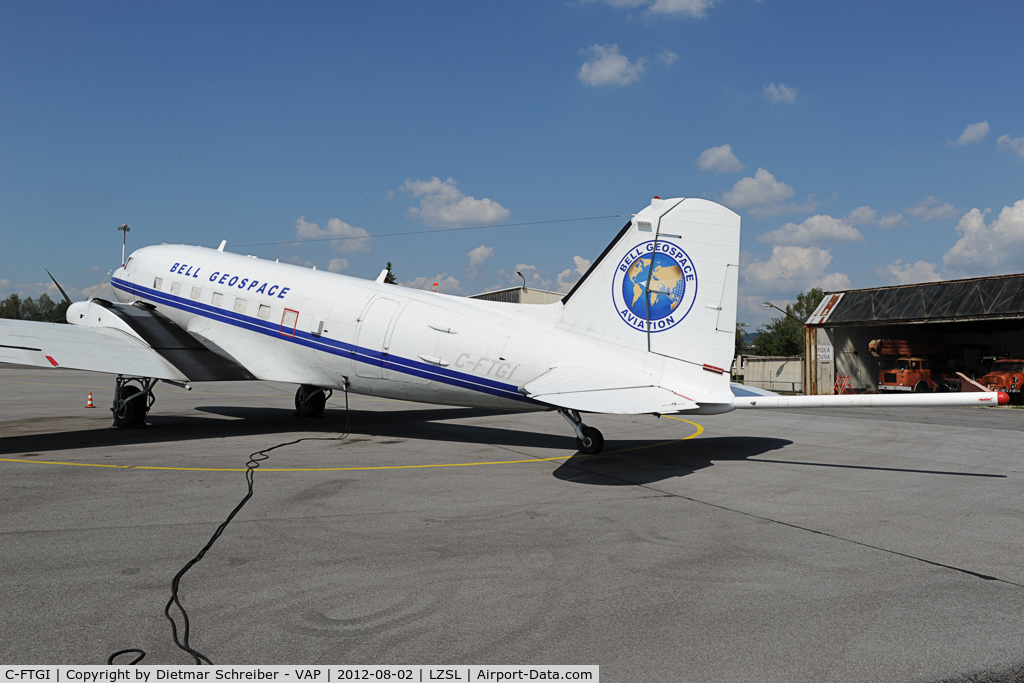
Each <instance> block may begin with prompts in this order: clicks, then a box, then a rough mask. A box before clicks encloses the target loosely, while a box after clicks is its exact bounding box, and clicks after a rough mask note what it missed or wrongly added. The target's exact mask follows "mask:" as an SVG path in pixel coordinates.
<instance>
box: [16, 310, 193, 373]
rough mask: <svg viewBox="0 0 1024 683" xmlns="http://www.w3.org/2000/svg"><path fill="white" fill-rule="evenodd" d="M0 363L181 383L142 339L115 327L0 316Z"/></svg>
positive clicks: (170, 366)
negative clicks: (42, 321)
mask: <svg viewBox="0 0 1024 683" xmlns="http://www.w3.org/2000/svg"><path fill="white" fill-rule="evenodd" d="M0 363H18V364H20V365H35V366H38V367H44V368H56V367H59V368H71V369H73V370H92V371H94V372H106V373H110V374H119V375H132V376H136V377H154V378H158V379H170V380H175V381H178V382H184V381H186V380H187V379H188V378H187V377H185V376H184V375H183V374H182V373H181V372H179V371H178V370H177V369H176V368H175V367H174V366H173V365H171V364H170V363H169V362H168V361H167V360H165V359H164V357H163V356H161V355H160V354H159V353H158V352H157V351H156V350H154V349H153V348H152V347H150V346H149V345H148V344H146V343H145V342H144V341H142V340H140V339H138V338H136V337H133V336H132V335H130V334H128V333H127V332H122V331H121V330H118V329H113V328H102V327H101V328H97V327H79V326H77V325H65V324H58V323H39V322H31V321H27V320H3V319H0Z"/></svg>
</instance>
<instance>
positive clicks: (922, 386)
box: [914, 380, 931, 394]
mask: <svg viewBox="0 0 1024 683" xmlns="http://www.w3.org/2000/svg"><path fill="white" fill-rule="evenodd" d="M929 391H931V389H929V388H928V383H927V382H925V381H924V380H921V381H920V382H918V383H917V386H915V387H914V393H915V394H927V393H928V392H929Z"/></svg>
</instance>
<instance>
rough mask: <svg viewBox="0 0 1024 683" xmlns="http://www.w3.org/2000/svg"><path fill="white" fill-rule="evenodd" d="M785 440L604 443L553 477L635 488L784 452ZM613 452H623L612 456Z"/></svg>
mask: <svg viewBox="0 0 1024 683" xmlns="http://www.w3.org/2000/svg"><path fill="white" fill-rule="evenodd" d="M791 443H793V442H792V441H789V440H787V439H772V438H767V437H756V436H715V437H706V438H698V439H688V440H686V441H674V442H670V443H659V444H657V445H651V446H649V447H646V448H645V447H644V445H643V442H635V443H634V442H618V441H608V442H606V444H605V452H604V453H600V454H598V455H583V454H581V453H580V454H577V455H574V456H573V457H571V458H569V459H568V460H566V461H565V462H564V463H562V466H561V467H559V468H558V469H556V470H555V471H554V473H553V474H554V476H555V477H557V478H558V479H562V480H564V481H571V482H574V483H577V484H594V485H598V486H635V485H637V484H652V483H654V482H656V481H662V480H665V479H672V478H673V477H685V476H686V475H688V474H693V473H694V472H696V471H697V470H701V469H704V468H705V467H711V466H712V465H714V464H715V463H716V462H725V461H730V460H748V459H749V458H753V457H754V456H758V455H762V454H764V453H768V452H770V451H774V450H778V449H780V448H785V447H786V446H788V445H790V444H791ZM617 450H621V451H623V452H621V453H616V451H617Z"/></svg>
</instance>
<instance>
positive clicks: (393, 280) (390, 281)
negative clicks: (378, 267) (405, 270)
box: [384, 261, 398, 285]
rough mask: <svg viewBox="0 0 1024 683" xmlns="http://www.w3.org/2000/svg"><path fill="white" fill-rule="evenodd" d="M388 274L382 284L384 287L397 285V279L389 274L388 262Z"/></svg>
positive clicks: (389, 266)
mask: <svg viewBox="0 0 1024 683" xmlns="http://www.w3.org/2000/svg"><path fill="white" fill-rule="evenodd" d="M387 267H388V274H387V275H385V276H384V284H386V285H397V284H398V278H396V277H395V274H394V273H392V272H391V261H388V266H387Z"/></svg>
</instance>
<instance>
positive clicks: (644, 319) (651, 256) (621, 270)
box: [612, 240, 697, 332]
mask: <svg viewBox="0 0 1024 683" xmlns="http://www.w3.org/2000/svg"><path fill="white" fill-rule="evenodd" d="M696 296H697V271H696V269H695V268H694V266H693V262H692V261H691V260H690V257H689V256H687V254H686V252H685V251H683V250H682V249H680V248H679V247H677V246H676V245H674V244H672V243H671V242H667V241H665V240H658V241H656V242H655V241H653V240H652V241H650V242H644V243H642V244H638V245H637V246H635V247H633V248H632V249H630V250H629V252H628V253H627V254H626V255H625V256H623V257H622V260H621V261H619V265H618V267H617V268H616V269H615V277H614V278H612V299H613V300H614V302H615V308H616V310H617V311H618V313H619V317H620V318H622V320H623V321H624V322H625V323H626V324H627V325H629V326H630V327H632V328H634V329H636V330H640V331H648V330H650V331H651V332H664V331H665V330H668V329H670V328H672V327H674V326H675V325H677V324H679V322H680V321H682V319H683V318H685V317H686V316H687V315H688V314H689V312H690V309H691V308H693V301H694V299H695V298H696Z"/></svg>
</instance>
